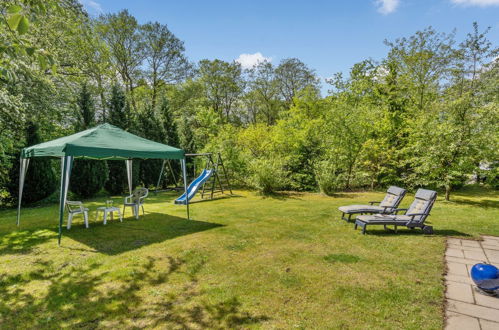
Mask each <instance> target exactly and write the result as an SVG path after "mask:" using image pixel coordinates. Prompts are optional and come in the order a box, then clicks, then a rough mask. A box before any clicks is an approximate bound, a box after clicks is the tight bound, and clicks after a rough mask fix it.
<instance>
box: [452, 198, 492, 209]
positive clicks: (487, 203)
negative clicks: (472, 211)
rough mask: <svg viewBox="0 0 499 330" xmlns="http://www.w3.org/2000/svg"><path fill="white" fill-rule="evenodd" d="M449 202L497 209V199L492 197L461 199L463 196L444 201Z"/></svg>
mask: <svg viewBox="0 0 499 330" xmlns="http://www.w3.org/2000/svg"><path fill="white" fill-rule="evenodd" d="M446 203H449V204H457V205H463V204H464V205H469V206H476V207H483V208H486V209H487V208H493V209H499V200H492V199H482V200H478V201H477V200H471V199H463V198H453V199H451V200H450V201H448V202H446Z"/></svg>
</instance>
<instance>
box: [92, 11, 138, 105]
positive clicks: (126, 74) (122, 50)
mask: <svg viewBox="0 0 499 330" xmlns="http://www.w3.org/2000/svg"><path fill="white" fill-rule="evenodd" d="M98 31H99V33H100V35H101V36H102V38H103V39H104V40H105V42H106V44H107V45H108V46H109V49H110V51H111V62H112V63H113V66H114V68H115V69H116V71H118V73H119V75H120V77H121V80H122V82H123V84H124V85H125V89H126V92H127V94H129V95H130V100H131V104H132V107H133V109H134V110H136V101H135V92H134V90H135V88H136V87H137V86H136V85H137V82H138V80H139V79H140V77H141V65H142V63H143V61H144V42H143V38H142V34H141V33H140V26H139V23H138V22H137V19H136V18H135V17H133V16H132V15H130V13H129V12H128V10H126V9H125V10H122V11H120V12H118V13H117V14H105V15H102V16H100V17H99V25H98Z"/></svg>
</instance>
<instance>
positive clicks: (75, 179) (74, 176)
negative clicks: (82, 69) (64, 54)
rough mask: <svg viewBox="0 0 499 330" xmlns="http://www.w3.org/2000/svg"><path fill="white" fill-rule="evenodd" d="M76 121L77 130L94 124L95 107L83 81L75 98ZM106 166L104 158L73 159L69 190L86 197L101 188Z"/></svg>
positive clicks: (104, 179)
mask: <svg viewBox="0 0 499 330" xmlns="http://www.w3.org/2000/svg"><path fill="white" fill-rule="evenodd" d="M76 103H77V107H78V109H77V112H78V115H77V117H78V121H77V122H76V124H75V128H76V130H77V131H80V130H85V129H88V128H91V127H93V126H94V125H95V107H94V102H93V98H92V94H91V93H90V90H89V88H88V85H87V84H86V83H84V84H83V85H82V87H81V90H80V94H79V95H78V99H77V102H76ZM108 171H109V169H108V167H107V162H106V161H105V160H92V159H75V160H74V165H73V170H72V172H71V180H70V190H71V191H72V192H74V193H75V194H77V195H79V196H81V197H83V198H88V197H92V196H94V195H95V194H96V193H98V192H99V191H101V190H102V188H103V187H104V183H105V182H106V180H107V178H108Z"/></svg>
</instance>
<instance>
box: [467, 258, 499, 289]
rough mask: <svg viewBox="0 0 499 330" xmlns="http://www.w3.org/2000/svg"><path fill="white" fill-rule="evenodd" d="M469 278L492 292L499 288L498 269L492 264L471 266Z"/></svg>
mask: <svg viewBox="0 0 499 330" xmlns="http://www.w3.org/2000/svg"><path fill="white" fill-rule="evenodd" d="M471 278H472V279H473V282H475V284H476V286H477V287H479V288H480V289H482V290H484V291H487V292H493V291H495V290H498V289H499V269H497V267H496V266H494V265H489V264H476V265H474V266H473V267H472V268H471Z"/></svg>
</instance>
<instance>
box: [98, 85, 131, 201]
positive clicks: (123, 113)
mask: <svg viewBox="0 0 499 330" xmlns="http://www.w3.org/2000/svg"><path fill="white" fill-rule="evenodd" d="M108 116H109V117H108V123H110V124H112V125H115V126H117V127H120V128H121V129H124V130H126V131H129V130H130V129H131V127H132V120H131V118H132V116H131V111H130V107H129V106H128V102H127V101H126V97H125V94H124V93H123V90H122V89H121V87H120V86H119V85H118V84H114V85H113V87H112V88H111V95H110V97H109V103H108ZM107 164H108V167H109V178H108V180H107V181H106V183H105V185H104V186H105V188H106V190H107V191H108V192H109V193H111V194H114V195H116V194H121V193H123V192H125V191H127V190H128V180H127V173H126V165H125V162H124V161H122V160H109V161H108V162H107ZM136 165H137V164H136V162H134V164H133V170H134V173H133V174H134V175H133V179H134V184H133V185H136V184H137V183H138V173H139V171H138V168H137V166H136Z"/></svg>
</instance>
